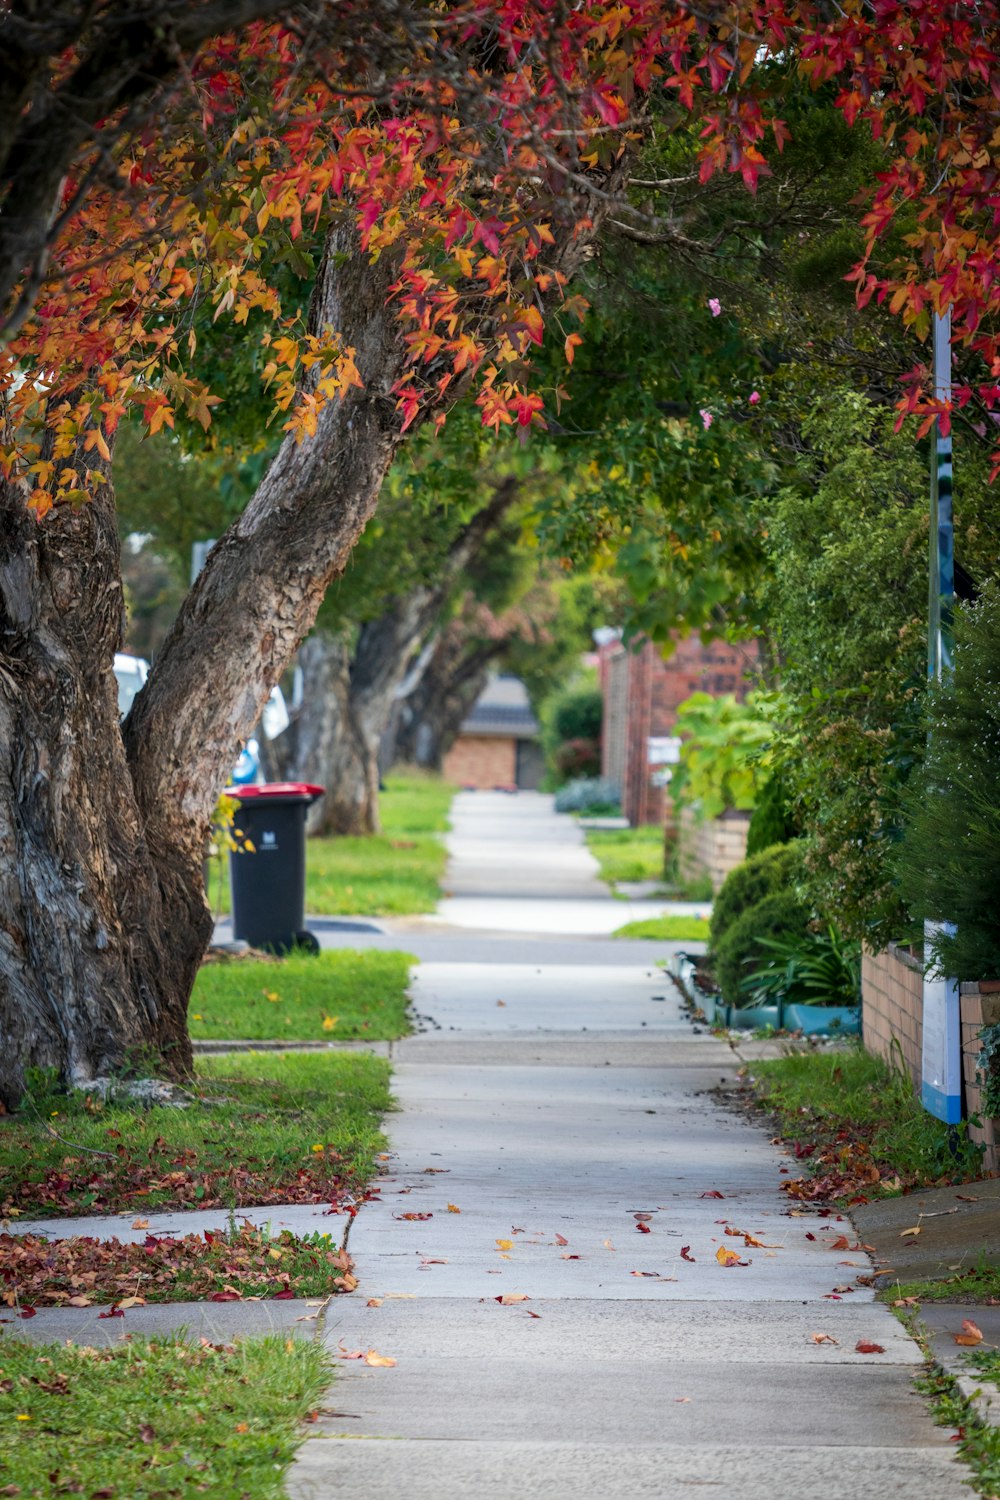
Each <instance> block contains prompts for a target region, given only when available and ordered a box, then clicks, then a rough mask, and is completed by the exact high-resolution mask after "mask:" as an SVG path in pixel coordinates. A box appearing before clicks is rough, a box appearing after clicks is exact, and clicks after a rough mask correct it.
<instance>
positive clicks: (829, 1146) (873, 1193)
mask: <svg viewBox="0 0 1000 1500" xmlns="http://www.w3.org/2000/svg"><path fill="white" fill-rule="evenodd" d="M752 1096H753V1101H754V1103H755V1104H756V1106H757V1107H758V1108H761V1109H764V1110H767V1111H768V1113H769V1114H772V1115H774V1116H776V1117H777V1120H778V1128H779V1131H780V1133H781V1136H782V1138H783V1139H784V1140H786V1141H787V1142H788V1143H789V1145H790V1146H791V1148H792V1150H793V1151H794V1153H795V1156H796V1157H797V1158H798V1159H799V1160H800V1161H802V1162H803V1164H804V1165H805V1168H806V1173H807V1175H805V1176H802V1177H799V1178H789V1179H787V1180H786V1181H785V1183H784V1184H783V1187H784V1190H785V1191H786V1192H787V1193H788V1194H789V1196H790V1197H792V1198H795V1199H799V1200H804V1201H809V1202H827V1201H836V1202H841V1201H846V1202H847V1203H858V1202H867V1201H868V1200H869V1199H872V1198H884V1197H888V1196H891V1195H894V1194H896V1193H899V1192H902V1191H903V1190H904V1189H905V1188H911V1187H927V1186H929V1185H931V1184H935V1183H943V1182H967V1181H969V1180H970V1179H972V1178H974V1177H975V1176H976V1175H977V1173H978V1170H979V1162H980V1153H979V1152H978V1151H977V1150H976V1148H975V1147H973V1146H971V1145H965V1146H963V1147H960V1148H959V1149H958V1151H957V1153H955V1152H953V1150H952V1145H951V1143H950V1141H949V1136H948V1127H947V1126H946V1125H944V1124H942V1122H941V1121H940V1120H936V1119H934V1117H933V1116H932V1115H929V1114H927V1112H926V1111H925V1110H924V1109H923V1108H922V1106H921V1104H920V1102H919V1100H918V1099H917V1098H916V1096H915V1095H914V1092H913V1086H912V1083H911V1081H910V1077H909V1074H908V1073H904V1072H903V1071H902V1070H898V1069H893V1068H890V1067H889V1066H888V1065H887V1064H886V1063H884V1062H883V1061H882V1060H881V1059H880V1058H877V1057H871V1056H870V1055H869V1054H868V1053H866V1052H864V1051H863V1050H862V1049H861V1047H860V1046H852V1045H848V1046H845V1047H843V1048H842V1049H841V1048H838V1049H837V1050H830V1051H826V1050H824V1051H810V1052H806V1053H798V1054H796V1055H794V1056H790V1057H783V1058H778V1059H774V1060H772V1061H767V1062H755V1063H754V1064H753V1076H752Z"/></svg>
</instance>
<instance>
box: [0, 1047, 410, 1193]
mask: <svg viewBox="0 0 1000 1500" xmlns="http://www.w3.org/2000/svg"><path fill="white" fill-rule="evenodd" d="M189 1088H190V1103H189V1107H188V1108H185V1109H178V1108H175V1107H172V1106H169V1105H156V1106H153V1107H152V1108H148V1109H147V1108H143V1107H142V1106H137V1105H136V1104H135V1103H134V1102H128V1103H114V1102H112V1103H110V1104H102V1103H101V1102H100V1100H98V1099H94V1098H90V1097H89V1096H87V1095H85V1094H82V1093H75V1094H71V1095H66V1094H64V1093H59V1092H56V1091H55V1090H53V1089H52V1088H51V1087H46V1086H45V1084H44V1083H42V1084H41V1085H36V1086H35V1088H34V1091H33V1093H32V1094H31V1095H30V1096H29V1101H28V1103H27V1105H26V1107H24V1108H22V1109H21V1110H20V1111H19V1112H18V1113H17V1114H13V1115H7V1116H3V1117H0V1217H8V1216H10V1214H11V1213H12V1212H14V1213H22V1214H31V1215H49V1214H82V1213H91V1212H102V1211H116V1210H117V1211H123V1212H124V1211H128V1212H132V1211H133V1210H135V1212H137V1213H140V1212H141V1213H145V1212H146V1211H147V1210H150V1209H159V1208H165V1207H185V1208H214V1207H220V1208H221V1209H222V1210H223V1211H225V1210H226V1209H228V1208H233V1209H236V1210H239V1208H240V1207H242V1206H244V1205H250V1204H268V1203H287V1202H298V1203H334V1202H336V1201H337V1200H338V1198H339V1197H340V1196H341V1195H342V1194H343V1193H344V1192H345V1191H347V1190H350V1191H351V1192H357V1191H358V1190H359V1189H361V1188H363V1186H364V1185H365V1184H366V1183H367V1182H368V1180H369V1179H370V1177H371V1176H372V1174H373V1172H374V1170H375V1165H376V1162H375V1158H376V1155H377V1153H378V1152H380V1151H382V1150H384V1146H385V1140H384V1137H383V1135H382V1129H381V1121H382V1116H383V1114H384V1113H385V1111H386V1109H388V1107H389V1105H390V1102H391V1101H390V1096H389V1065H388V1063H387V1062H386V1061H385V1059H383V1058H378V1057H372V1056H370V1055H368V1054H367V1053H345V1052H339V1053H338V1052H320V1053H298V1054H295V1053H273V1052H272V1053H266V1054H262V1053H256V1052H245V1053H228V1054H225V1055H223V1056H219V1057H204V1058H201V1059H199V1061H198V1064H197V1076H196V1079H195V1080H194V1081H193V1082H192V1083H191V1085H190V1086H189ZM53 1132H58V1135H56V1134H53Z"/></svg>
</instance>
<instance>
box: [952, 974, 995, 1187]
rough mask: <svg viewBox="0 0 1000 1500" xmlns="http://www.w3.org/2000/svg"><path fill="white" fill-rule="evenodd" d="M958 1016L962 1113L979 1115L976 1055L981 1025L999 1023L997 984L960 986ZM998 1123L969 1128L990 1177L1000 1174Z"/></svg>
mask: <svg viewBox="0 0 1000 1500" xmlns="http://www.w3.org/2000/svg"><path fill="white" fill-rule="evenodd" d="M959 1004H960V1007H961V1009H960V1015H961V1024H962V1073H963V1077H964V1080H965V1113H966V1114H967V1115H978V1114H980V1110H981V1102H980V1093H979V1081H978V1079H977V1077H976V1058H977V1057H978V1055H979V1033H980V1031H981V1030H982V1028H983V1027H984V1026H995V1025H996V1024H997V1022H998V1021H1000V983H998V982H997V981H996V980H991V981H989V983H983V984H963V985H961V986H960V1000H959ZM998 1124H1000V1121H997V1120H990V1119H984V1120H983V1123H982V1125H971V1126H970V1127H969V1136H970V1137H971V1139H972V1140H974V1141H975V1142H976V1144H977V1145H980V1146H982V1147H983V1170H984V1172H987V1173H989V1175H990V1176H992V1177H996V1176H998V1175H1000V1142H998V1140H997V1126H998Z"/></svg>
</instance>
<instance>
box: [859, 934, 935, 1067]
mask: <svg viewBox="0 0 1000 1500" xmlns="http://www.w3.org/2000/svg"><path fill="white" fill-rule="evenodd" d="M861 1002H862V1011H861V1017H862V1028H863V1034H864V1043H865V1050H866V1051H868V1052H872V1053H874V1054H875V1055H876V1056H877V1057H883V1058H885V1060H886V1062H887V1063H889V1064H890V1065H892V1066H894V1067H898V1065H899V1062H900V1053H902V1061H903V1062H904V1063H905V1064H906V1067H907V1069H908V1070H909V1073H910V1077H911V1078H912V1079H913V1084H914V1087H915V1088H916V1089H919V1088H920V1079H921V1073H922V1051H923V1014H924V977H923V966H922V965H921V962H920V960H919V958H913V957H912V956H911V955H910V954H909V953H907V952H906V950H905V949H903V948H899V947H897V946H896V944H895V943H890V945H889V947H888V949H887V950H886V951H885V952H884V953H869V952H868V951H867V950H865V952H864V953H863V954H862V956H861ZM897 1042H898V1044H899V1045H898V1047H897V1046H896V1045H895V1044H896V1043H897Z"/></svg>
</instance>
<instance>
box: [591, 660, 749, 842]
mask: <svg viewBox="0 0 1000 1500" xmlns="http://www.w3.org/2000/svg"><path fill="white" fill-rule="evenodd" d="M756 659H757V649H756V645H755V643H754V642H752V641H751V642H747V643H744V644H743V645H740V646H731V645H730V644H729V643H728V642H726V641H712V642H710V643H709V645H707V646H706V645H703V644H702V641H701V639H700V638H699V637H698V636H689V637H687V638H685V639H681V638H680V637H678V638H677V639H676V642H675V649H674V652H673V654H672V655H671V656H670V657H668V658H667V659H666V660H664V658H663V656H662V655H661V654H660V647H659V646H655V645H654V644H653V643H652V641H646V642H644V643H643V644H642V646H640V647H639V649H638V650H632V649H629V648H626V647H625V646H622V645H621V644H620V643H613V644H611V645H609V646H605V647H602V649H601V652H600V667H601V673H600V675H601V686H602V690H603V693H604V737H603V744H602V752H601V765H602V769H603V773H604V774H605V775H606V776H611V777H612V778H613V779H614V780H616V781H618V782H620V785H621V788H622V812H623V813H624V814H625V816H626V817H627V818H628V820H629V822H630V823H632V824H633V826H637V825H639V824H643V823H662V822H663V820H664V814H665V801H666V799H665V796H664V792H663V790H662V788H660V787H658V786H655V785H654V784H653V780H652V768H651V767H650V765H649V763H648V760H649V740H650V738H661V737H664V736H668V735H672V734H673V732H674V726H675V724H676V722H677V707H678V704H680V703H683V701H684V699H685V698H689V697H690V696H691V694H692V693H694V692H704V693H712V694H713V695H714V696H716V697H721V696H722V695H723V694H725V693H735V695H736V696H737V697H738V698H743V697H745V695H746V693H747V692H748V690H749V688H750V685H751V684H750V683H749V682H748V681H747V680H746V674H747V671H748V670H749V669H751V668H752V667H753V665H754V664H755V662H756Z"/></svg>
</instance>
